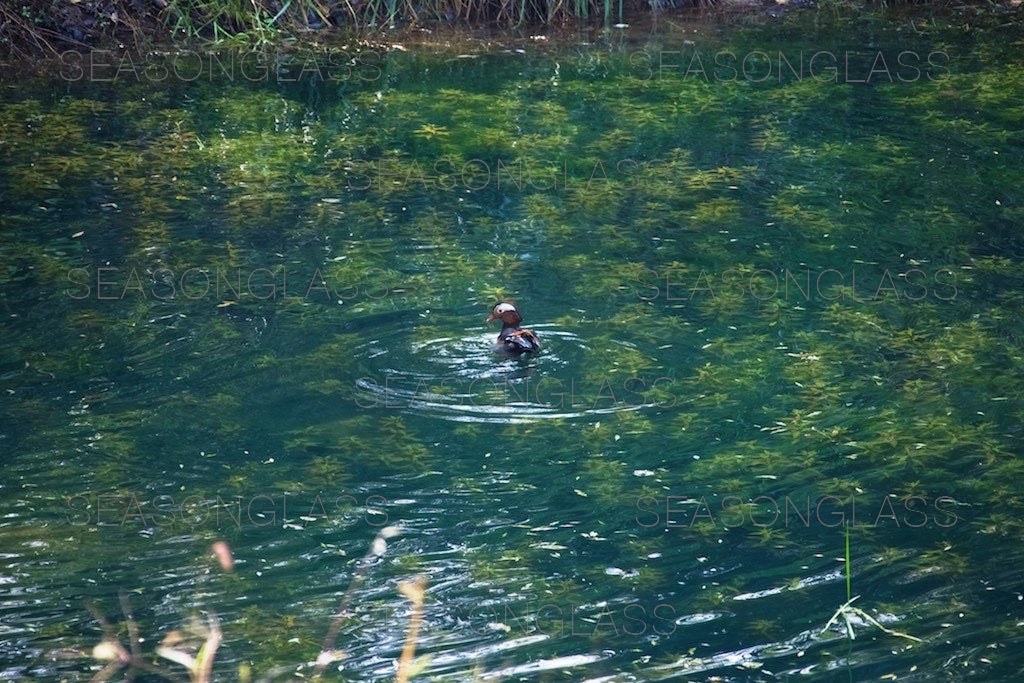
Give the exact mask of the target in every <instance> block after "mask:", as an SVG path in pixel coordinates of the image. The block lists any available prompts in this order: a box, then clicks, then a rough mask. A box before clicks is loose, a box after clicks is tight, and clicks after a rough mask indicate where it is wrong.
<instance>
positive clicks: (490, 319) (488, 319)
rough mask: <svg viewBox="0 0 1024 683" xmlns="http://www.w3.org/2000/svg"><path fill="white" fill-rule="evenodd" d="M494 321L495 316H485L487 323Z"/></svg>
mask: <svg viewBox="0 0 1024 683" xmlns="http://www.w3.org/2000/svg"><path fill="white" fill-rule="evenodd" d="M494 320H497V318H496V317H495V315H494V314H493V313H491V314H490V315H489V316H487V322H492V321H494Z"/></svg>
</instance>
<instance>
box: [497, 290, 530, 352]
mask: <svg viewBox="0 0 1024 683" xmlns="http://www.w3.org/2000/svg"><path fill="white" fill-rule="evenodd" d="M494 320H500V321H501V332H499V333H498V342H497V343H496V344H495V345H494V350H495V351H496V352H499V353H504V354H508V355H513V356H518V355H519V354H522V353H529V352H532V351H538V350H540V340H539V339H538V338H537V335H536V334H534V332H533V330H527V329H525V328H523V327H520V323H521V322H523V318H522V316H520V315H519V311H518V310H517V309H516V307H515V305H514V304H511V303H509V302H507V301H506V302H502V303H500V304H495V305H494V308H492V309H491V315H490V316H488V318H487V322H492V321H494Z"/></svg>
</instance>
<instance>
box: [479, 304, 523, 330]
mask: <svg viewBox="0 0 1024 683" xmlns="http://www.w3.org/2000/svg"><path fill="white" fill-rule="evenodd" d="M494 320H500V321H501V323H502V326H503V327H519V323H521V322H523V317H522V316H521V315H519V311H518V310H516V307H515V306H514V305H513V304H510V303H509V302H507V301H503V302H502V303H500V304H495V305H494V308H492V309H491V314H490V315H489V316H487V322H491V321H494Z"/></svg>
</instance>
